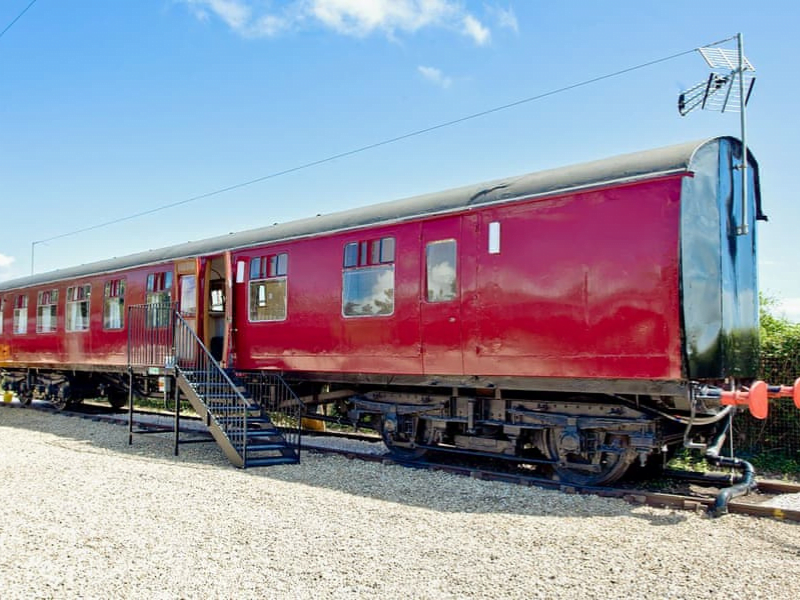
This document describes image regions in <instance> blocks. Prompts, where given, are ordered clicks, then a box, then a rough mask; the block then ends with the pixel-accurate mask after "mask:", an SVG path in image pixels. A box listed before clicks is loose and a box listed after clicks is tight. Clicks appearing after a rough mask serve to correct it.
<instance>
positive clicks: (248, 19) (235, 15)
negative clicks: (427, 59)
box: [179, 0, 506, 45]
mask: <svg viewBox="0 0 800 600" xmlns="http://www.w3.org/2000/svg"><path fill="white" fill-rule="evenodd" d="M179 1H181V2H183V3H185V4H186V5H187V6H188V7H189V10H190V11H191V12H192V14H194V16H195V17H196V18H198V19H200V20H203V21H207V20H209V19H210V18H211V16H212V15H216V17H217V18H219V19H221V20H222V21H223V22H224V23H225V24H226V25H228V27H230V28H231V29H232V30H234V31H235V32H236V33H238V34H240V35H242V36H245V37H269V36H275V35H278V34H280V33H282V32H285V31H287V30H290V29H293V28H300V27H309V26H312V25H317V26H322V27H324V28H326V29H330V30H332V31H335V32H336V33H339V34H341V35H351V36H357V37H364V36H368V35H372V34H374V33H382V34H384V35H386V36H387V37H389V38H394V37H395V36H396V35H397V34H398V33H406V34H411V33H415V32H416V31H418V30H420V29H423V28H426V27H437V28H442V29H449V30H452V31H456V32H458V33H460V34H462V35H465V36H467V37H469V38H471V39H472V40H473V41H474V42H475V43H476V44H478V45H484V44H486V43H487V42H488V41H489V39H490V37H491V33H490V31H489V29H488V28H487V27H486V26H485V25H483V24H482V23H481V22H480V21H479V20H478V19H477V18H476V17H475V16H473V15H472V14H470V13H469V12H467V11H466V10H465V9H464V7H463V3H462V2H461V1H460V0H291V1H290V2H285V3H283V5H282V8H281V9H280V10H277V9H273V10H269V9H268V8H264V7H265V6H266V7H269V6H270V4H271V3H266V4H265V3H264V2H259V1H257V0H179ZM259 7H260V8H259ZM498 10H499V11H501V12H503V13H504V14H505V12H506V11H502V9H498ZM496 14H499V13H496Z"/></svg>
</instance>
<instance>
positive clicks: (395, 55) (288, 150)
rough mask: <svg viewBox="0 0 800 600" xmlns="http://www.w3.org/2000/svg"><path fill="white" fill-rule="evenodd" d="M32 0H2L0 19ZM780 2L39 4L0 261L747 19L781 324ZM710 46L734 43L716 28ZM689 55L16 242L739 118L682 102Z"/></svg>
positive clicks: (720, 130)
mask: <svg viewBox="0 0 800 600" xmlns="http://www.w3.org/2000/svg"><path fill="white" fill-rule="evenodd" d="M29 3H30V0H3V1H2V2H1V3H0V31H1V30H2V29H3V28H5V27H6V25H8V24H9V23H10V22H11V21H12V20H13V19H14V18H15V17H17V16H18V15H19V14H20V12H22V11H23V10H24V9H25V8H26V7H27V6H28V4H29ZM798 17H800V8H797V5H796V3H793V2H788V1H786V2H762V3H760V4H759V5H757V6H756V5H754V4H753V3H752V2H740V1H738V0H731V1H729V2H726V3H724V4H720V3H711V2H707V3H700V2H696V1H692V2H689V1H684V0H674V1H672V2H668V3H667V2H643V1H642V0H638V1H616V2H615V1H611V0H609V1H607V2H593V1H592V2H590V1H588V0H587V1H572V2H561V3H556V2H544V1H538V0H526V1H522V0H519V1H508V0H502V1H495V0H479V1H467V0H464V1H458V0H286V1H283V2H278V1H269V0H138V1H136V2H123V1H120V0H117V1H110V0H81V1H80V2H63V1H57V0H38V1H37V2H36V3H35V4H33V6H31V7H30V9H29V10H28V11H27V12H26V13H25V14H24V15H23V16H22V17H21V18H20V19H19V20H18V21H17V22H16V23H15V24H14V25H13V26H12V27H11V28H10V29H9V30H8V31H7V32H6V33H5V34H4V35H2V37H0V215H2V229H0V278H2V279H7V278H12V277H17V276H23V275H27V274H28V273H30V253H31V242H34V241H38V240H43V239H46V238H50V237H54V236H59V235H61V234H64V233H68V232H71V231H74V230H76V229H81V228H84V227H89V226H92V225H95V224H98V223H103V222H105V221H109V220H113V219H117V218H122V217H125V216H128V215H131V214H134V213H138V212H142V211H147V210H150V209H152V208H156V207H159V206H162V205H165V204H170V203H174V202H180V201H181V200H185V199H188V198H192V197H194V196H198V195H202V194H205V193H207V192H211V191H214V190H218V189H221V188H225V187H228V186H233V185H236V184H239V183H242V182H246V181H250V180H253V179H257V178H260V177H263V176H266V175H270V174H272V173H275V172H279V171H282V170H285V169H291V168H293V167H296V166H299V165H302V164H305V163H309V162H312V161H315V160H318V159H323V158H326V157H328V156H331V155H335V154H339V153H342V152H347V151H349V150H353V149H356V148H360V147H363V146H366V145H369V144H372V143H375V142H380V141H382V140H385V139H388V138H393V137H395V136H400V135H403V134H406V133H409V132H413V131H416V130H420V129H423V128H426V127H430V126H434V125H437V124H440V123H443V122H446V121H450V120H453V119H458V118H460V117H463V116H466V115H470V114H473V113H477V112H480V111H483V110H487V109H490V108H493V107H496V106H501V105H505V104H508V103H512V102H515V101H517V100H521V99H524V98H529V97H532V96H536V95H538V94H542V93H545V92H549V91H551V90H555V89H559V88H562V87H565V86H569V85H571V84H574V83H578V82H582V81H585V80H588V79H592V78H595V77H598V76H601V75H604V74H607V73H612V72H616V71H619V70H622V69H626V68H629V67H633V66H637V65H640V64H643V63H647V62H649V61H654V60H657V59H661V58H665V57H668V56H672V55H675V54H679V53H681V52H684V51H688V50H691V49H693V48H696V47H698V46H702V45H705V44H709V43H712V42H715V41H718V40H721V39H724V38H728V37H730V36H733V35H735V34H736V33H737V32H739V31H741V32H742V33H743V34H744V42H745V52H746V54H747V56H748V58H749V59H750V61H751V62H752V63H753V64H754V66H755V68H756V76H757V80H756V84H755V89H754V92H753V96H752V99H751V103H750V106H749V110H748V125H749V127H748V141H749V144H750V147H751V149H752V150H753V152H754V153H755V155H756V156H757V158H758V160H759V162H760V164H761V169H762V190H763V196H764V207H765V211H766V212H767V214H768V215H769V216H770V222H769V223H766V224H760V225H759V232H758V234H759V247H760V253H761V258H760V264H761V270H760V275H761V288H762V290H764V291H766V292H767V293H769V294H771V295H773V296H776V297H778V298H780V299H781V300H782V301H783V306H784V310H785V312H786V314H787V315H788V316H790V317H792V318H794V319H798V320H800V277H798V276H797V269H796V265H797V263H798V254H800V252H799V251H798V250H799V249H800V246H799V245H798V241H797V235H796V233H795V229H796V224H797V223H800V207H798V203H797V201H796V192H795V186H794V185H793V183H794V175H795V171H796V170H797V169H798V167H797V166H796V164H795V163H796V159H795V156H794V150H793V149H794V147H795V145H796V143H797V139H798V133H800V131H799V130H800V128H799V127H798V124H797V123H798V117H797V114H796V108H795V104H796V99H797V97H798V96H800V94H798V93H797V92H798V87H800V83H798V77H797V75H796V72H797V64H796V60H797V58H798V57H800V56H799V55H800V51H798V46H797V45H796V44H797V42H796V41H794V38H795V28H796V25H797V22H798ZM729 47H733V46H732V45H730V44H729ZM707 73H708V69H707V67H706V65H705V63H704V61H703V60H702V58H701V56H700V55H699V54H698V53H696V52H695V53H690V54H686V55H683V56H680V57H678V58H674V59H672V60H668V61H664V62H660V63H658V64H656V65H653V66H651V67H648V68H643V69H639V70H636V71H633V72H630V73H628V74H626V75H623V76H620V77H615V78H612V79H607V80H604V81H601V82H599V83H596V84H592V85H589V86H585V87H581V88H578V89H575V90H572V91H569V92H565V93H561V94H557V95H553V96H549V97H547V98H544V99H542V100H539V101H535V102H530V103H526V104H523V105H520V106H517V107H515V108H511V109H508V110H503V111H500V112H496V113H493V114H490V115H487V116H485V117H481V118H478V119H473V120H470V121H467V122H464V123H461V124H458V125H455V126H452V127H447V128H443V129H439V130H437V131H433V132H431V133H427V134H424V135H420V136H415V137H413V138H410V139H406V140H403V141H400V142H398V143H394V144H390V145H386V146H382V147H380V148H377V149H375V150H371V151H369V152H364V153H360V154H357V155H353V156H349V157H346V158H341V159H338V160H335V161H331V162H328V163H325V164H322V165H319V166H316V167H313V168H310V169H305V170H301V171H297V172H294V173H291V174H288V175H284V176H281V177H276V178H273V179H269V180H266V181H262V182H260V183H256V184H253V185H249V186H245V187H241V188H238V189H236V190H234V191H231V192H227V193H224V194H219V195H216V196H213V197H209V198H206V199H203V200H198V201H196V202H191V203H187V204H184V205H182V206H180V207H177V208H172V209H169V210H165V211H160V212H157V213H154V214H151V215H148V216H146V217H140V218H137V219H133V220H129V221H125V222H123V223H119V224H116V225H112V226H108V227H104V228H102V229H97V230H94V231H91V232H87V233H83V234H79V235H74V236H69V237H64V238H61V239H57V240H52V241H49V242H47V243H41V244H37V245H36V251H35V267H36V271H37V272H43V271H48V270H52V269H58V268H63V267H68V266H72V265H75V264H79V263H84V262H91V261H94V260H98V259H101V258H108V257H111V256H121V255H125V254H129V253H132V252H137V251H140V250H146V249H149V248H157V247H161V246H165V245H171V244H175V243H180V242H184V241H187V240H197V239H202V238H205V237H210V236H214V235H218V234H222V233H227V232H229V231H238V230H242V229H247V228H250V227H255V226H260V225H266V224H270V223H274V222H285V221H289V220H292V219H296V218H302V217H306V216H311V215H315V214H318V213H330V212H334V211H337V210H342V209H346V208H351V207H355V206H360V205H366V204H371V203H374V202H380V201H385V200H392V199H395V198H402V197H406V196H411V195H415V194H419V193H425V192H432V191H438V190H443V189H447V188H450V187H454V186H459V185H464V184H468V183H474V182H478V181H484V180H488V179H493V178H497V177H504V176H508V175H515V174H520V173H526V172H531V171H538V170H541V169H546V168H551V167H556V166H561V165H568V164H572V163H577V162H582V161H586V160H592V159H596V158H602V157H606V156H611V155H614V154H620V153H625V152H633V151H637V150H644V149H648V148H655V147H659V146H665V145H669V144H673V143H678V142H683V141H687V140H692V139H699V138H703V137H707V136H713V135H738V132H739V119H738V115H736V114H725V115H723V114H719V113H710V112H696V113H693V114H691V115H689V116H688V117H680V116H679V115H678V112H677V110H676V99H677V95H678V93H679V92H680V91H681V90H682V89H684V88H687V87H689V86H690V85H692V84H694V83H696V82H699V81H700V80H702V79H703V78H705V77H706V76H707Z"/></svg>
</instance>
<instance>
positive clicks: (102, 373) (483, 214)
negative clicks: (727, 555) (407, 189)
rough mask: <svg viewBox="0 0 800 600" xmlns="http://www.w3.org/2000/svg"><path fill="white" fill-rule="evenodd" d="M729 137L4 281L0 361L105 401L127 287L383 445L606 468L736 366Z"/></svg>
mask: <svg viewBox="0 0 800 600" xmlns="http://www.w3.org/2000/svg"><path fill="white" fill-rule="evenodd" d="M741 161H742V147H741V144H740V142H739V141H737V140H735V139H733V138H727V137H724V138H715V139H711V140H706V141H702V142H693V143H688V144H682V145H678V146H673V147H670V148H664V149H659V150H651V151H646V152H640V153H636V154H632V155H627V156H621V157H616V158H611V159H606V160H601V161H596V162H592V163H587V164H582V165H577V166H573V167H568V168H561V169H554V170H550V171H544V172H540V173H534V174H530V175H525V176H521V177H515V178H509V179H504V180H498V181H494V182H490V183H486V184H480V185H475V186H470V187H465V188H460V189H455V190H450V191H447V192H441V193H436V194H430V195H425V196H419V197H416V198H411V199H408V200H400V201H395V202H389V203H384V204H377V205H373V206H369V207H365V208H359V209H354V210H349V211H346V212H342V213H337V214H332V215H326V216H318V217H315V218H310V219H305V220H302V221H296V222H291V223H286V224H281V225H274V226H271V227H266V228H260V229H254V230H251V231H247V232H242V233H237V234H230V235H227V236H221V237H218V238H213V239H209V240H205V241H201V242H193V243H188V244H182V245H179V246H174V247H170V248H165V249H162V250H157V251H150V252H145V253H140V254H135V255H132V256H128V257H125V258H121V259H113V260H108V261H103V262H98V263H92V264H89V265H83V266H80V267H75V268H70V269H64V270H61V271H56V272H52V273H45V274H41V275H35V276H32V277H26V278H22V279H18V280H15V281H9V282H3V283H0V302H2V305H1V307H0V308H1V309H2V312H0V327H1V328H2V329H0V368H2V369H3V372H4V374H5V385H6V387H11V388H14V389H16V390H17V391H18V393H20V394H21V396H22V397H23V398H24V399H29V398H30V397H32V395H33V394H34V393H36V394H39V395H43V396H46V397H49V398H51V399H54V400H55V401H56V402H58V403H60V404H63V403H65V402H68V401H77V400H79V399H80V398H82V397H88V396H93V395H97V394H98V393H100V394H104V395H106V396H108V397H109V399H110V400H111V401H112V403H115V404H117V403H119V402H120V399H121V398H123V397H124V396H125V391H124V388H125V385H126V371H127V367H128V352H129V347H128V346H129V336H130V331H129V327H128V325H129V324H128V323H127V322H126V315H127V310H128V307H130V306H132V305H150V306H155V305H159V306H172V303H174V305H175V307H176V309H177V311H178V313H179V314H180V315H181V316H182V318H183V319H184V320H185V321H186V322H187V323H188V324H189V325H190V326H191V327H192V329H193V330H194V331H196V332H197V335H198V336H199V338H200V339H201V340H202V341H203V343H204V344H205V346H206V348H208V349H209V351H210V353H211V354H212V355H213V356H214V358H215V359H217V360H218V361H219V362H220V363H221V364H222V365H223V366H225V367H228V368H230V369H236V370H237V371H238V372H240V373H244V374H247V373H256V372H259V371H263V370H269V371H279V372H282V373H284V375H285V377H286V378H287V379H288V380H289V381H291V382H292V383H293V384H294V385H295V388H296V389H297V390H298V393H299V394H300V395H301V396H302V397H303V399H304V401H305V402H306V403H307V405H308V406H309V410H310V411H311V410H312V409H313V407H315V406H316V405H318V404H324V403H327V402H331V401H333V400H334V399H335V401H336V402H337V403H338V405H339V410H340V412H341V413H347V414H348V415H349V416H350V417H351V418H353V419H355V420H358V419H362V420H363V418H364V416H367V418H370V419H371V420H372V422H373V423H376V424H379V426H378V428H379V429H380V430H381V431H382V434H383V436H384V439H385V440H386V442H387V444H388V445H390V447H392V448H393V449H394V451H395V452H397V453H401V454H404V455H406V456H415V455H419V454H420V453H422V452H424V451H425V450H426V449H428V448H438V449H451V450H463V451H469V452H472V453H476V454H489V455H499V456H506V457H516V458H519V459H523V460H527V461H530V462H531V463H532V464H540V465H545V467H546V468H548V469H550V470H552V471H554V472H555V473H557V474H558V476H560V477H561V478H563V479H567V480H570V481H576V482H582V483H598V482H605V481H611V480H613V479H616V478H618V477H619V476H620V475H621V474H622V473H624V472H625V470H626V469H627V468H628V466H629V465H631V464H633V463H634V462H635V461H637V460H638V461H639V462H641V463H642V464H643V463H644V462H645V461H647V460H648V458H651V457H654V456H655V457H656V458H659V457H661V456H662V455H663V454H664V453H666V452H667V449H668V448H669V447H675V446H676V445H678V444H680V443H681V441H682V440H683V438H684V433H685V429H686V425H687V418H688V417H689V415H693V416H694V417H695V418H696V419H697V420H696V421H695V423H696V424H698V425H699V426H697V427H695V428H694V429H693V436H694V438H695V439H697V438H699V439H706V438H708V437H709V436H710V435H712V434H713V433H714V431H715V427H716V421H717V420H719V419H720V418H721V416H722V415H724V414H726V409H724V407H722V406H721V405H720V399H719V397H720V396H721V395H722V393H721V392H720V389H721V388H720V387H719V386H722V385H725V386H726V387H727V388H734V387H736V386H737V385H738V384H739V383H744V384H745V385H747V384H749V383H750V381H751V380H752V379H753V378H754V376H755V372H756V364H757V343H758V339H757V332H758V293H757V279H756V241H755V237H756V234H755V230H756V228H755V221H756V219H758V218H759V217H760V216H761V201H760V191H759V178H758V165H757V163H756V162H755V160H754V159H753V158H752V156H748V167H749V171H750V173H752V176H751V177H750V178H749V180H748V181H749V189H748V193H747V198H748V200H747V205H746V206H744V207H743V206H742V204H741V203H739V202H738V201H737V198H738V197H739V194H740V187H739V186H740V185H741V175H740V169H739V165H740V164H741ZM743 209H744V210H743ZM745 224H746V225H747V227H746V229H747V231H748V233H747V234H746V235H737V230H741V229H742V225H745ZM149 318H151V319H156V320H154V321H153V322H150V323H145V327H146V328H158V327H159V323H158V322H157V320H158V319H159V318H162V317H149ZM137 383H138V384H139V385H138V387H139V389H147V387H148V385H152V381H150V380H149V379H148V378H147V377H146V376H145V375H144V374H142V375H140V376H139V377H137ZM708 386H715V387H711V388H709V387H708ZM709 390H710V391H709ZM762 402H763V401H762Z"/></svg>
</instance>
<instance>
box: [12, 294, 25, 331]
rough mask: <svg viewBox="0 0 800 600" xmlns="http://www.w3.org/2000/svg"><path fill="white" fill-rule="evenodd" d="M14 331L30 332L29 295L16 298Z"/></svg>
mask: <svg viewBox="0 0 800 600" xmlns="http://www.w3.org/2000/svg"><path fill="white" fill-rule="evenodd" d="M14 333H16V334H20V335H21V334H24V333H28V297H27V296H25V295H19V296H17V297H16V298H15V299H14Z"/></svg>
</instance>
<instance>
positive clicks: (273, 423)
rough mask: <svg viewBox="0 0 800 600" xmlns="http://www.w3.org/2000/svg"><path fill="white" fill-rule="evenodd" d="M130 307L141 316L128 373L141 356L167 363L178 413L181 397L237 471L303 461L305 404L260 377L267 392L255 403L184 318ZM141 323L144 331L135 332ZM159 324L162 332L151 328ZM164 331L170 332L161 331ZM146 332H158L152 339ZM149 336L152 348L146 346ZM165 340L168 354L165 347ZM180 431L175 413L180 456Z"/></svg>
mask: <svg viewBox="0 0 800 600" xmlns="http://www.w3.org/2000/svg"><path fill="white" fill-rule="evenodd" d="M131 308H132V309H137V310H138V311H139V312H141V313H142V316H140V317H139V316H138V315H134V312H133V311H131V313H130V317H129V326H130V331H131V332H134V333H133V335H129V350H128V356H129V359H128V361H129V368H133V365H135V364H136V363H137V357H139V356H145V357H147V360H149V361H152V360H155V359H153V358H151V357H161V358H163V361H164V362H162V365H163V366H164V367H165V373H166V374H167V375H168V376H172V377H173V378H174V381H175V389H174V393H175V406H176V411H178V410H179V409H178V407H179V401H178V400H179V396H180V395H182V396H183V397H185V398H186V399H187V400H188V401H189V403H190V404H191V405H192V408H194V410H195V412H196V413H197V414H198V415H199V416H200V417H201V418H202V419H203V422H204V423H205V425H206V427H207V428H208V431H209V432H210V433H211V435H212V437H213V438H214V440H215V441H216V442H217V444H218V445H219V447H220V448H221V449H222V451H223V452H224V453H225V456H227V458H228V460H230V462H231V463H232V464H233V465H234V466H236V467H240V468H247V467H256V466H266V465H276V464H287V463H298V462H300V445H301V437H300V425H301V415H302V403H301V402H300V400H299V399H298V398H297V396H296V395H295V394H294V392H292V390H291V388H290V387H289V386H288V385H287V384H286V383H285V382H284V381H283V379H282V378H281V377H280V375H278V374H263V375H259V376H258V381H259V388H258V390H259V391H261V392H263V391H264V390H266V391H267V393H266V395H265V394H263V393H261V394H259V395H260V396H261V398H258V399H256V398H254V397H253V394H251V392H250V391H249V390H248V386H247V385H245V382H244V381H243V380H242V379H240V378H239V377H237V376H236V375H235V374H234V373H233V371H228V370H226V369H223V368H222V367H221V366H220V365H219V363H218V362H217V361H216V360H215V359H214V357H213V356H212V355H211V353H210V352H209V351H208V349H207V348H206V347H205V345H204V344H203V342H202V341H201V340H200V339H199V338H198V337H197V335H196V334H195V332H194V331H193V330H192V328H191V327H190V326H189V324H188V323H187V322H186V321H185V320H184V319H183V317H182V316H181V315H180V313H178V312H177V311H175V310H171V311H170V312H171V318H170V319H164V318H161V319H158V318H155V317H154V316H153V315H148V314H147V313H148V312H151V311H157V310H164V309H163V307H161V305H143V306H138V307H131ZM138 322H140V323H141V324H142V325H143V326H141V327H137V326H136V324H137V323H138ZM155 323H160V324H162V325H163V327H152V326H150V327H148V324H150V325H152V324H155ZM163 328H169V329H170V331H169V332H164V331H158V330H159V329H163ZM148 331H153V332H155V333H153V334H152V335H149V336H148V333H147V332H148ZM148 337H151V338H152V342H153V343H150V344H148V341H147V338H148ZM167 341H168V342H169V348H168V349H167V348H164V346H165V345H166V342H167ZM154 345H155V347H154ZM138 366H140V367H141V366H143V365H141V364H139V365H138ZM265 382H266V384H265ZM263 398H272V399H274V398H281V401H280V402H277V403H275V402H273V403H271V404H267V403H266V402H264V401H263V400H262V399H263ZM178 430H179V427H178V416H177V413H176V425H175V434H176V446H175V448H176V453H177V444H178V437H177V436H178Z"/></svg>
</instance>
